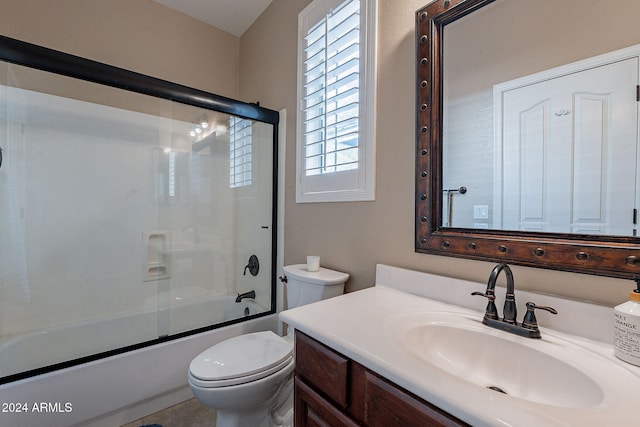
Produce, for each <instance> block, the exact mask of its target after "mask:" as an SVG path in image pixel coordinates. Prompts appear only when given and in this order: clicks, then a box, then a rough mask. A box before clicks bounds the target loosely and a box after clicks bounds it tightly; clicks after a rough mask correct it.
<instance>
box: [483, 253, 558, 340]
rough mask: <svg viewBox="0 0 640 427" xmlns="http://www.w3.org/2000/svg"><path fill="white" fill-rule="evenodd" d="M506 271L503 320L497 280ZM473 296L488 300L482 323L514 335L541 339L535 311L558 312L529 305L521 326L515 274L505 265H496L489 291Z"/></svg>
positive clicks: (530, 303)
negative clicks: (499, 306)
mask: <svg viewBox="0 0 640 427" xmlns="http://www.w3.org/2000/svg"><path fill="white" fill-rule="evenodd" d="M503 270H504V274H505V275H506V276H507V293H506V296H505V300H504V307H503V308H502V320H500V318H499V317H498V310H497V309H496V304H495V300H496V295H495V289H496V280H497V279H498V276H499V275H500V273H501V272H502V271H503ZM471 295H479V296H483V297H485V298H487V299H488V300H489V302H488V303H487V308H486V309H485V313H484V319H482V323H484V324H485V325H487V326H491V327H492V328H497V329H502V330H503V331H507V332H510V333H512V334H516V335H521V336H524V337H529V338H540V336H541V335H540V329H539V328H538V324H537V321H536V318H535V315H534V313H533V310H535V309H542V310H546V311H548V312H550V313H552V314H557V313H558V312H557V311H556V310H554V309H553V308H551V307H541V306H537V305H535V304H534V303H532V302H528V303H527V314H526V315H525V317H524V319H523V321H522V323H521V324H519V323H518V322H517V320H516V317H517V315H518V313H517V309H516V296H515V285H514V281H513V272H512V271H511V268H509V266H508V265H507V264H505V263H500V264H498V265H496V266H495V267H494V268H493V270H492V271H491V275H490V276H489V281H488V282H487V290H486V291H485V292H484V293H482V292H472V293H471Z"/></svg>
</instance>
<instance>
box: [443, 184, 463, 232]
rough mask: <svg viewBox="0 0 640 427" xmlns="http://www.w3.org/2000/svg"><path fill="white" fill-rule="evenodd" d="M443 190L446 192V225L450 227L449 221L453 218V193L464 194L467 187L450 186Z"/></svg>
mask: <svg viewBox="0 0 640 427" xmlns="http://www.w3.org/2000/svg"><path fill="white" fill-rule="evenodd" d="M443 191H445V192H446V193H447V214H448V215H447V216H448V222H447V227H451V221H452V220H453V193H460V194H465V193H466V192H467V187H460V188H452V189H449V190H443Z"/></svg>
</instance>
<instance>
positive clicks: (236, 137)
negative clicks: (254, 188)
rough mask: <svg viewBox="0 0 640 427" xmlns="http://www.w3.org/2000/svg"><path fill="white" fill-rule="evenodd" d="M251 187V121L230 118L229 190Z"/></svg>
mask: <svg viewBox="0 0 640 427" xmlns="http://www.w3.org/2000/svg"><path fill="white" fill-rule="evenodd" d="M247 185H251V120H247V119H241V118H239V117H234V116H231V117H229V188H237V187H245V186H247Z"/></svg>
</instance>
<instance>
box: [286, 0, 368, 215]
mask: <svg viewBox="0 0 640 427" xmlns="http://www.w3.org/2000/svg"><path fill="white" fill-rule="evenodd" d="M376 7H377V4H376V1H375V0H373V1H372V0H346V1H345V0H314V1H313V2H312V3H311V4H310V5H309V6H308V7H307V8H305V9H304V10H303V11H302V12H301V13H300V15H299V17H298V31H299V36H298V103H299V106H300V109H299V111H298V121H297V128H298V133H297V150H298V156H297V166H296V171H297V178H298V179H297V183H296V201H297V202H303V203H304V202H334V201H351V200H373V199H374V196H375V193H374V184H375V175H374V169H375V83H376V82H375V71H376V63H375V53H376V51H375V48H376V43H375V41H376V31H375V30H376V21H377V18H376Z"/></svg>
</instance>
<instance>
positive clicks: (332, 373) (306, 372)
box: [295, 331, 349, 408]
mask: <svg viewBox="0 0 640 427" xmlns="http://www.w3.org/2000/svg"><path fill="white" fill-rule="evenodd" d="M295 369H296V375H298V376H300V377H302V378H303V379H304V381H305V382H306V383H307V384H310V385H312V386H313V387H315V388H316V389H317V390H318V391H320V392H321V393H322V394H324V395H326V396H327V397H328V398H329V399H330V400H332V401H333V403H334V404H337V405H338V406H340V407H342V408H346V407H347V403H348V402H347V401H348V398H347V388H348V387H347V383H348V370H349V360H348V359H347V358H345V357H344V356H342V355H340V354H338V353H336V352H335V351H333V350H331V349H330V348H329V347H326V346H325V345H323V344H320V343H319V342H317V341H316V340H314V339H312V338H310V337H309V336H307V335H305V334H303V333H302V332H299V331H296V368H295Z"/></svg>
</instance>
